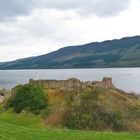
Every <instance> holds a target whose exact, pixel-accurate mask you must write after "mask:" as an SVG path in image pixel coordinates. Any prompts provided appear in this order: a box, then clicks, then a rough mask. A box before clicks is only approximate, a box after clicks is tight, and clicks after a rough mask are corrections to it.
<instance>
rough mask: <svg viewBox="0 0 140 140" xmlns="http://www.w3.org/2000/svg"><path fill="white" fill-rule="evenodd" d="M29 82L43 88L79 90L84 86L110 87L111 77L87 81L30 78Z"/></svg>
mask: <svg viewBox="0 0 140 140" xmlns="http://www.w3.org/2000/svg"><path fill="white" fill-rule="evenodd" d="M29 83H36V84H39V85H41V86H43V87H44V88H56V89H60V90H67V91H74V90H81V89H84V88H86V87H96V86H101V87H105V88H111V87H112V78H108V77H104V78H103V80H102V81H92V82H91V81H87V82H81V81H80V80H78V79H76V78H71V79H68V80H33V79H30V81H29Z"/></svg>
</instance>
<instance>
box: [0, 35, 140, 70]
mask: <svg viewBox="0 0 140 140" xmlns="http://www.w3.org/2000/svg"><path fill="white" fill-rule="evenodd" d="M106 67H140V36H133V37H124V38H122V39H113V40H106V41H103V42H91V43H87V44H84V45H76V46H68V47H64V48H61V49H59V50H56V51H53V52H51V53H48V54H44V55H40V56H34V57H29V58H23V59H18V60H15V61H10V62H2V63H0V69H53V68H55V69H61V68H106Z"/></svg>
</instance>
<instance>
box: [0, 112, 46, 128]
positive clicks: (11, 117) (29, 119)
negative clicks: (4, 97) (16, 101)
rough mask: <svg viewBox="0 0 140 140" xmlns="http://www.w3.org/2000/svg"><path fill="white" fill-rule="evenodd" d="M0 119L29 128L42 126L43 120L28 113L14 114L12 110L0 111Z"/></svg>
mask: <svg viewBox="0 0 140 140" xmlns="http://www.w3.org/2000/svg"><path fill="white" fill-rule="evenodd" d="M0 121H3V122H7V123H9V124H13V125H19V126H24V127H29V128H44V124H43V121H42V120H41V118H40V117H38V116H36V115H33V114H30V113H20V114H16V113H14V112H13V111H12V110H8V111H6V112H3V113H1V114H0Z"/></svg>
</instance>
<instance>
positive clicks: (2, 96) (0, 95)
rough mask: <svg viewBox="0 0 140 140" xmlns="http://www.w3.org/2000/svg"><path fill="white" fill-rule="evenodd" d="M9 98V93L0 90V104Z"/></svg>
mask: <svg viewBox="0 0 140 140" xmlns="http://www.w3.org/2000/svg"><path fill="white" fill-rule="evenodd" d="M10 96H11V92H10V91H7V90H6V89H3V90H0V103H3V102H4V101H5V100H6V99H8V98H9V97H10Z"/></svg>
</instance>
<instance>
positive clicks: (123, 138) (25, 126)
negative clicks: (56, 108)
mask: <svg viewBox="0 0 140 140" xmlns="http://www.w3.org/2000/svg"><path fill="white" fill-rule="evenodd" d="M43 127H44V126H43V124H42V120H41V119H40V118H39V117H37V116H34V115H32V114H25V113H21V114H15V113H13V112H12V111H11V110H9V111H7V112H4V113H2V114H0V140H139V139H140V134H137V133H114V132H93V131H76V130H61V129H46V128H43Z"/></svg>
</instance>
